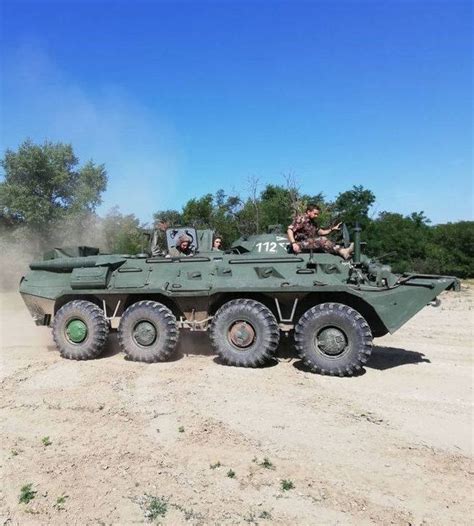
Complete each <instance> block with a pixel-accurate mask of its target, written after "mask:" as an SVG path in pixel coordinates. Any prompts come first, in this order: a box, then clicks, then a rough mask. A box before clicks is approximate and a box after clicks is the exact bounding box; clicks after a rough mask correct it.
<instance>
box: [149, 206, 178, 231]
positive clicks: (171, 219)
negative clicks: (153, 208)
mask: <svg viewBox="0 0 474 526" xmlns="http://www.w3.org/2000/svg"><path fill="white" fill-rule="evenodd" d="M153 221H154V223H157V222H160V221H162V222H163V223H168V225H169V226H170V227H171V226H180V225H181V224H182V223H183V216H182V214H181V213H180V212H178V211H177V210H159V211H158V212H155V213H154V214H153Z"/></svg>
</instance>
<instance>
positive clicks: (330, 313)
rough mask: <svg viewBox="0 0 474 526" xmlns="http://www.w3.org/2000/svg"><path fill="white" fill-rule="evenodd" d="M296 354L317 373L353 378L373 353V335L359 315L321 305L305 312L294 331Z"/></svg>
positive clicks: (340, 307)
mask: <svg viewBox="0 0 474 526" xmlns="http://www.w3.org/2000/svg"><path fill="white" fill-rule="evenodd" d="M295 344H296V350H297V351H298V354H299V356H300V358H301V359H302V360H303V361H304V363H305V364H306V365H307V366H308V367H309V368H310V369H311V370H312V371H313V372H315V373H321V374H331V375H338V376H351V375H353V374H354V373H355V372H356V371H358V370H360V369H361V368H362V366H363V365H364V364H365V363H366V362H367V360H368V359H369V357H370V354H371V352H372V332H371V330H370V327H369V325H368V324H367V322H366V321H365V319H364V318H363V316H361V315H360V314H359V313H358V312H357V311H355V310H354V309H352V308H351V307H349V306H348V305H343V304H341V303H322V304H321V305H316V306H315V307H312V308H311V309H309V310H308V311H306V312H305V313H304V314H303V315H302V316H301V318H300V320H299V321H298V323H297V325H296V327H295Z"/></svg>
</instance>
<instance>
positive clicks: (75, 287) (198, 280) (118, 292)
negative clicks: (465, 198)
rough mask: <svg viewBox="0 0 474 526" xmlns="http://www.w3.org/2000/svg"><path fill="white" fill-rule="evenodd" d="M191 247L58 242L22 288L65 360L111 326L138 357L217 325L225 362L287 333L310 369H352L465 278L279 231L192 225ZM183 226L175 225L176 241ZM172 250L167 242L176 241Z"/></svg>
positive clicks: (249, 362) (269, 349) (259, 355)
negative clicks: (222, 243) (168, 252)
mask: <svg viewBox="0 0 474 526" xmlns="http://www.w3.org/2000/svg"><path fill="white" fill-rule="evenodd" d="M183 232H185V233H186V235H187V236H188V237H190V238H191V239H192V243H191V245H192V247H193V250H194V255H192V256H186V257H185V256H177V257H163V256H159V257H149V256H148V255H146V254H142V255H138V256H129V255H101V254H99V252H98V250H96V249H91V248H88V247H78V248H76V249H55V250H54V251H51V252H50V253H48V254H46V256H45V259H44V260H42V261H36V262H34V263H32V264H31V265H30V268H31V271H30V272H29V273H28V274H27V275H26V276H25V277H24V278H22V281H21V284H20V292H21V294H22V296H23V299H24V301H25V303H26V305H27V307H28V309H29V311H30V313H31V315H32V316H33V318H34V320H35V322H36V323H37V324H38V325H47V326H51V327H52V329H53V336H54V340H55V342H56V345H57V347H58V349H59V351H60V353H61V355H62V356H64V357H65V358H71V359H77V360H81V359H88V358H95V357H97V356H99V355H100V353H101V352H102V350H103V347H104V344H105V342H106V339H107V335H108V333H109V330H117V331H118V340H119V343H120V347H121V349H122V350H123V352H124V353H125V354H126V356H127V357H128V358H129V359H131V360H139V361H144V362H156V361H162V360H166V359H167V358H168V357H169V356H170V355H171V353H172V352H173V350H174V348H175V346H176V343H177V340H178V334H179V330H180V329H189V330H191V331H206V330H209V332H210V339H211V342H212V345H213V347H214V349H215V351H216V352H217V354H218V355H219V356H220V357H221V358H222V360H223V361H225V362H226V363H228V364H231V365H240V366H257V365H259V364H262V363H264V362H265V361H266V360H267V359H269V358H271V357H272V356H273V355H274V353H275V351H276V349H277V346H278V343H279V339H280V335H281V333H286V334H288V333H292V334H294V341H295V347H296V350H297V352H298V354H299V355H300V357H301V358H302V359H303V360H304V362H305V363H306V364H307V366H309V367H310V368H311V369H312V370H313V371H315V372H320V373H323V374H324V373H326V374H337V375H341V376H343V375H351V374H353V373H354V372H355V371H357V370H359V369H360V368H361V367H362V366H363V365H364V364H365V363H366V362H367V360H368V358H369V356H370V353H371V350H372V339H373V337H377V336H383V335H384V334H386V333H387V332H391V333H392V332H394V331H396V330H397V329H399V328H400V327H401V326H402V325H403V324H404V323H405V322H406V321H408V320H409V319H410V318H411V317H412V316H414V315H415V314H416V313H417V312H418V311H419V310H421V309H422V308H423V307H424V306H425V305H427V304H430V303H431V304H433V303H434V302H436V301H437V296H438V295H439V294H440V293H441V292H442V291H444V290H447V289H454V288H457V287H458V286H459V282H458V280H457V279H456V278H453V277H446V276H431V275H422V274H405V275H402V276H400V275H396V274H393V273H392V272H391V270H390V267H388V266H385V265H381V264H379V263H377V262H376V261H371V260H369V259H368V258H367V257H365V256H364V255H361V254H360V243H359V239H358V233H357V232H356V239H355V242H356V250H355V254H354V258H353V260H351V261H344V260H343V259H342V258H341V257H339V256H334V255H331V254H325V253H317V254H316V253H301V254H298V255H295V254H291V253H289V252H288V239H287V238H286V236H282V235H278V234H266V235H261V236H251V237H247V238H241V239H239V240H238V241H236V242H235V243H234V244H233V247H232V249H231V250H230V251H228V252H218V251H212V250H211V246H212V245H211V241H212V235H211V234H210V232H206V231H204V232H203V231H201V232H199V231H198V232H196V231H195V230H194V229H183ZM179 234H180V230H179V229H175V230H172V231H170V232H168V243H171V242H172V240H173V239H177V238H178V236H179ZM170 248H172V247H170V246H168V249H170Z"/></svg>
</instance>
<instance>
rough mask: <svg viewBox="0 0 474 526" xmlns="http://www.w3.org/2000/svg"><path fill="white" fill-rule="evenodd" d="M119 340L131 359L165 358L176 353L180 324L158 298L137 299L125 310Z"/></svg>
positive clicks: (157, 360)
mask: <svg viewBox="0 0 474 526" xmlns="http://www.w3.org/2000/svg"><path fill="white" fill-rule="evenodd" d="M118 340H119V344H120V347H121V349H122V351H123V352H124V353H125V354H126V356H127V358H128V359H129V360H133V361H136V362H147V363H154V362H163V361H165V360H167V359H168V358H169V357H170V355H171V354H172V353H173V351H174V349H175V347H176V343H177V341H178V327H177V324H176V318H175V316H174V315H173V313H172V312H171V311H170V310H169V309H168V308H167V307H165V306H164V305H162V304H161V303H158V302H156V301H138V302H137V303H134V304H133V305H130V307H128V309H127V310H126V311H125V312H124V314H123V316H122V319H121V320H120V325H119V328H118Z"/></svg>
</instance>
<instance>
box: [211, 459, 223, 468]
mask: <svg viewBox="0 0 474 526" xmlns="http://www.w3.org/2000/svg"><path fill="white" fill-rule="evenodd" d="M221 466H222V464H221V463H220V461H219V460H218V461H217V462H216V463H215V464H211V465H210V466H209V467H210V468H211V469H216V468H220V467H221Z"/></svg>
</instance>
